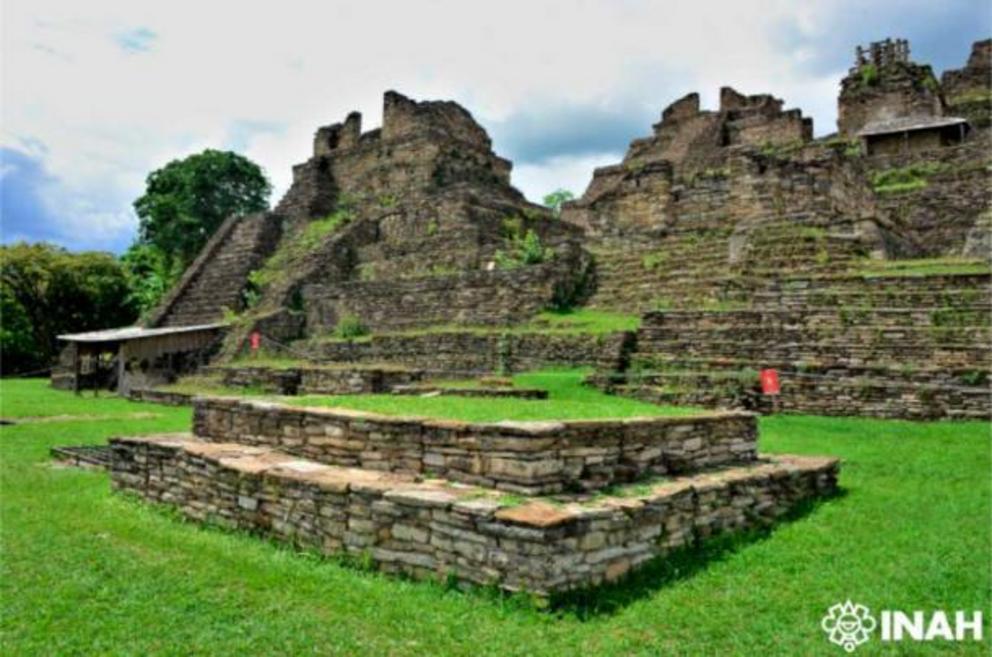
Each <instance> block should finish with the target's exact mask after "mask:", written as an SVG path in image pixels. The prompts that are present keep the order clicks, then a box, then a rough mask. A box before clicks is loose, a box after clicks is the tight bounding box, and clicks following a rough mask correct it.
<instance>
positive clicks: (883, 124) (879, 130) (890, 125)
mask: <svg viewBox="0 0 992 657" xmlns="http://www.w3.org/2000/svg"><path fill="white" fill-rule="evenodd" d="M962 123H964V124H967V123H968V121H967V119H962V118H960V117H957V116H934V117H920V116H904V117H901V118H898V119H890V120H888V121H872V122H871V123H869V124H867V125H866V126H865V127H864V128H862V129H861V130H860V131H858V136H859V137H875V136H878V135H887V134H891V133H893V132H913V131H915V130H933V129H935V128H946V127H948V126H952V125H961V124H962Z"/></svg>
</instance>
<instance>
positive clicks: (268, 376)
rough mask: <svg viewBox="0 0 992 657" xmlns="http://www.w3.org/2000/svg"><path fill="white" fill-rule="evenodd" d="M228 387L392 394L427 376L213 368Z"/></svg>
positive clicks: (381, 370) (357, 368)
mask: <svg viewBox="0 0 992 657" xmlns="http://www.w3.org/2000/svg"><path fill="white" fill-rule="evenodd" d="M207 372H208V373H215V374H218V375H220V378H221V382H222V383H223V384H224V385H225V386H231V387H235V388H258V389H261V390H263V391H265V392H271V393H275V394H280V395H296V394H301V395H311V394H314V395H353V394H378V393H388V392H390V391H392V390H393V388H395V387H397V386H408V385H410V384H412V383H415V382H417V381H420V380H421V379H422V378H423V373H422V372H421V371H419V370H412V369H407V368H403V367H397V366H395V365H393V366H383V365H379V366H370V365H364V366H363V365H353V366H326V365H325V366H319V365H315V366H301V367H286V368H282V367H258V366H256V367H252V366H245V365H225V366H222V367H215V368H210V369H209V370H208V371H207Z"/></svg>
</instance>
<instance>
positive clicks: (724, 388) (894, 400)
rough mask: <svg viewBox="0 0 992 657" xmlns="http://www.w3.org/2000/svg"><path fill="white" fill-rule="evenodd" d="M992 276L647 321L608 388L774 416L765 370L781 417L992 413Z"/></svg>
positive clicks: (827, 281) (854, 286) (791, 297)
mask: <svg viewBox="0 0 992 657" xmlns="http://www.w3.org/2000/svg"><path fill="white" fill-rule="evenodd" d="M990 299H992V289H990V277H989V275H988V274H975V275H946V276H924V277H919V276H906V277H888V278H886V277H846V278H845V277H831V278H819V279H805V280H804V279H797V280H794V281H784V282H779V283H776V284H774V285H771V286H769V288H768V289H766V290H765V291H763V292H761V293H759V294H758V295H756V296H755V298H754V302H755V305H754V306H753V307H752V308H750V309H747V310H727V311H703V310H694V311H666V312H658V313H648V314H647V315H645V317H644V319H643V321H642V327H641V329H640V330H639V332H638V335H637V339H636V346H635V347H634V349H633V350H632V353H631V354H630V358H629V363H630V366H629V368H628V369H627V370H626V371H625V372H624V373H623V374H621V375H620V376H612V375H608V374H606V375H603V376H599V377H597V378H596V379H595V382H596V383H597V384H598V385H601V386H602V387H604V388H606V389H609V390H613V391H616V392H620V393H622V394H631V395H633V396H636V397H638V398H640V399H645V400H649V401H653V402H657V403H681V404H702V405H707V406H721V407H745V408H750V409H755V410H765V411H767V410H769V409H770V408H771V402H770V401H769V400H767V399H764V398H762V397H761V396H760V395H759V394H758V392H759V391H758V370H760V369H764V368H774V369H777V370H778V371H779V372H780V377H781V380H782V384H783V392H782V395H781V398H780V400H779V406H780V408H781V409H782V410H787V411H796V412H808V413H819V414H827V415H871V416H877V417H899V418H908V419H936V418H945V417H946V418H957V419H969V418H970V419H979V418H988V417H989V416H990V413H992V405H990V403H989V402H990V401H992V397H990V393H992V388H990V381H992V327H990V316H992V305H990V303H992V302H990Z"/></svg>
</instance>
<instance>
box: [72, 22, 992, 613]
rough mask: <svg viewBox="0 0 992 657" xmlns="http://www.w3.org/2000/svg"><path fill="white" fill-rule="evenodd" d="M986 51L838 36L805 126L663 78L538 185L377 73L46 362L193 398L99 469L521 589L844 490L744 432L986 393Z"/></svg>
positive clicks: (91, 377)
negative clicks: (531, 186) (817, 109)
mask: <svg viewBox="0 0 992 657" xmlns="http://www.w3.org/2000/svg"><path fill="white" fill-rule="evenodd" d="M990 77H992V40H985V41H980V42H977V43H975V44H974V45H973V46H972V50H971V55H970V57H969V58H968V60H967V62H965V63H964V64H963V66H962V67H961V68H960V69H955V70H950V71H947V72H945V73H944V74H943V75H942V76H941V77H940V79H938V78H937V77H936V76H935V75H934V73H933V71H932V69H931V67H930V66H929V65H926V64H920V63H917V62H914V61H913V60H912V59H911V57H910V52H909V44H907V43H906V42H905V41H902V40H894V41H893V40H886V41H883V42H878V43H873V44H870V45H869V46H867V47H865V48H860V47H859V48H858V49H857V50H856V52H855V57H854V62H853V64H852V67H851V69H850V71H849V73H848V75H847V76H846V77H845V78H844V79H843V80H842V81H840V94H839V97H838V99H837V102H838V111H839V121H838V126H837V131H836V132H834V133H832V134H830V135H827V136H823V137H814V131H813V122H812V119H810V118H809V117H806V116H804V115H803V112H802V111H801V110H800V109H791V108H787V107H786V106H785V103H784V101H783V100H782V99H779V98H775V97H774V96H772V95H769V94H757V95H747V94H743V93H740V92H738V91H736V90H734V89H731V88H729V87H724V88H723V89H721V90H720V94H719V105H718V107H717V108H715V109H705V108H703V107H702V106H701V103H700V98H699V95H698V94H695V93H693V94H688V95H686V96H685V97H683V98H681V99H678V100H676V101H675V102H673V103H671V104H670V105H669V106H668V107H666V108H665V109H664V110H663V111H662V112H661V115H660V118H659V121H658V122H657V123H655V124H654V125H653V126H645V133H648V132H649V134H648V135H647V136H644V137H642V138H638V139H636V140H634V141H633V142H631V144H630V146H629V148H628V150H627V152H626V155H625V156H624V157H623V159H622V161H620V162H618V163H616V164H613V165H609V166H605V167H601V168H598V169H596V170H595V171H594V172H593V173H592V179H591V182H590V183H589V186H588V188H587V189H586V190H585V191H584V193H582V194H581V195H580V196H578V197H577V198H575V199H574V200H571V201H568V202H565V203H564V204H563V205H562V206H561V207H560V208H549V207H545V206H542V205H537V204H534V203H532V202H530V201H528V200H527V199H526V198H525V197H524V196H523V195H522V194H521V193H520V192H519V191H518V190H517V189H515V188H514V187H513V186H512V185H511V182H510V174H511V170H512V164H511V163H510V162H509V161H508V160H506V159H504V158H502V157H500V156H499V155H497V154H496V153H495V152H494V150H493V144H492V141H491V139H490V137H489V135H488V134H487V133H486V131H485V129H484V128H483V127H482V126H481V125H480V124H479V123H478V122H477V121H476V120H475V119H474V118H473V116H472V115H471V114H470V113H469V112H468V111H467V110H466V109H464V108H463V107H461V106H460V105H458V104H457V103H454V102H452V101H416V100H413V99H410V98H407V97H405V96H403V95H401V94H400V93H397V92H395V91H388V92H386V93H385V95H384V98H383V111H382V120H381V126H380V127H377V128H373V129H367V130H363V126H362V116H361V115H360V114H358V113H357V112H353V113H351V114H349V115H348V116H347V117H346V118H345V119H344V120H343V121H341V122H338V123H333V124H331V125H327V126H323V127H319V128H318V129H317V131H316V133H315V135H314V140H313V144H312V150H311V153H310V155H309V157H308V158H307V159H306V160H305V161H303V162H301V163H300V164H298V165H296V166H294V167H293V182H292V185H291V187H290V188H289V190H288V192H287V193H286V194H285V196H284V197H283V198H282V199H281V200H280V202H279V203H278V204H277V205H276V206H275V208H274V209H273V210H272V211H270V212H263V213H258V214H253V215H249V216H233V217H230V218H229V219H228V220H227V221H226V222H225V223H224V224H223V225H222V226H221V227H220V228H219V229H218V230H217V232H216V233H215V234H214V235H213V236H212V237H211V239H210V241H209V242H208V243H207V245H206V246H205V247H204V249H203V251H202V252H201V253H200V255H199V256H198V257H197V258H196V260H195V261H194V262H193V264H192V265H191V266H190V267H189V269H188V270H187V271H186V272H185V273H184V274H183V276H182V278H181V279H180V281H179V282H178V283H177V284H176V286H175V287H174V288H173V289H172V291H171V292H170V293H169V294H168V295H167V297H166V298H165V300H164V301H163V303H162V304H161V305H160V306H159V307H158V308H157V309H156V310H155V311H154V312H153V313H151V315H150V316H148V317H147V318H146V320H145V322H144V323H143V324H142V325H141V326H137V327H128V328H126V329H113V330H108V331H97V332H91V333H85V334H73V335H66V336H61V337H62V339H63V340H64V342H65V349H64V350H63V352H62V356H61V365H60V367H59V368H57V369H56V370H55V371H53V374H52V385H53V386H54V387H57V388H63V389H75V390H77V391H80V390H82V389H84V388H87V387H89V386H91V385H93V382H95V381H99V382H101V384H100V385H103V386H105V387H109V388H111V389H113V390H115V391H116V392H118V393H119V394H120V395H122V396H125V397H128V398H131V399H136V400H144V401H154V402H159V403H165V404H179V405H190V406H192V408H193V423H192V426H191V427H190V430H189V432H188V433H184V434H167V435H152V436H141V437H127V436H122V437H119V438H115V439H113V440H112V441H111V446H110V456H109V466H108V469H109V471H110V473H111V480H112V483H113V487H114V489H115V490H116V491H120V492H122V493H125V492H126V493H131V494H135V495H137V496H139V497H140V498H142V499H144V500H147V501H148V502H152V503H155V504H160V505H166V506H169V507H174V508H176V509H178V510H179V512H180V513H181V514H183V515H184V516H186V517H188V518H191V519H195V520H197V521H202V522H204V523H207V524H210V525H217V526H221V527H225V528H229V529H237V530H245V531H249V532H252V533H257V534H260V535H262V536H265V537H269V538H274V539H277V540H278V541H281V542H285V543H287V544H290V545H293V546H297V547H300V548H303V549H307V550H313V551H316V552H319V553H321V554H324V555H347V556H349V557H354V558H356V559H360V560H364V561H368V562H370V563H372V564H374V565H375V566H376V567H378V568H380V569H382V570H384V571H387V572H391V573H402V574H405V575H411V576H414V577H418V578H434V579H439V580H445V579H452V578H453V579H455V580H457V581H461V582H468V583H473V584H478V585H493V586H497V587H499V588H501V589H504V590H507V591H526V592H528V593H533V594H536V595H538V596H544V597H547V596H554V595H556V594H559V593H564V592H567V591H571V590H575V589H585V588H589V587H594V586H598V585H601V584H604V583H607V582H614V581H617V580H619V579H621V578H623V577H624V576H626V575H627V574H628V573H630V572H632V571H634V570H636V569H637V568H638V567H639V566H643V565H644V564H646V563H647V562H649V561H652V560H656V559H664V558H665V557H666V556H667V555H670V554H672V553H673V552H674V551H677V550H692V549H695V548H697V547H699V546H701V545H702V544H704V543H705V542H707V541H709V540H710V539H711V538H713V537H715V536H718V535H721V534H725V533H737V532H748V531H752V530H765V529H768V528H769V527H771V526H773V525H775V524H776V523H779V522H784V521H787V520H788V519H790V518H793V517H796V516H797V515H798V514H802V513H807V512H812V513H816V508H815V507H816V504H815V503H816V502H818V501H821V500H829V499H830V498H831V497H832V496H834V495H836V494H837V493H838V492H839V491H840V488H839V486H838V476H839V473H841V472H842V467H843V466H842V464H841V463H840V462H839V461H838V459H836V458H832V457H829V456H823V457H814V456H790V455H782V454H774V455H766V454H762V453H761V452H760V451H759V449H758V440H759V435H758V434H759V430H758V417H759V416H760V415H770V414H785V415H789V414H792V415H798V414H810V415H823V416H852V417H867V418H884V419H901V420H912V421H928V420H938V419H941V420H985V421H987V420H989V419H992V321H990V317H992V209H990V199H992V195H990V194H989V182H990V172H992V159H990V153H992V149H990V145H992V142H990V135H992V112H990V104H989V102H988V99H989V97H990V96H989V94H990V90H992V85H990ZM535 371H541V372H552V373H555V372H558V373H563V374H561V376H562V377H565V378H567V377H572V378H571V379H568V380H570V381H571V380H573V379H574V378H580V379H581V386H576V388H578V389H573V388H569V391H570V392H569V395H573V396H574V398H575V399H586V400H587V401H588V404H587V405H586V406H583V407H582V408H579V407H578V406H577V405H570V404H572V402H571V401H570V400H571V399H572V397H569V398H568V399H566V397H565V396H564V395H563V393H562V390H561V389H560V388H559V387H556V384H553V383H552V384H547V385H536V384H528V383H527V379H526V375H527V374H528V373H532V372H535ZM769 371H773V372H774V375H775V378H776V379H777V381H778V384H779V386H778V389H776V390H772V389H769V388H767V387H766V386H765V385H764V384H763V381H766V380H767V379H766V376H767V373H768V372H769ZM544 380H548V381H551V380H553V377H551V376H548V377H546V378H545V379H542V381H544ZM563 380H564V379H563ZM604 399H605V400H608V401H609V400H613V401H614V402H615V403H617V404H624V403H629V404H634V403H635V402H636V403H638V404H643V406H638V407H637V408H647V409H650V410H651V411H652V412H649V413H645V414H643V415H641V414H638V413H636V412H633V411H631V412H624V413H622V414H613V413H611V412H610V411H609V410H608V409H607V407H606V405H605V402H603V400H604ZM631 408H633V407H631ZM452 409H455V410H454V411H453V410H452ZM459 409H460V410H459ZM600 409H604V410H600ZM869 438H870V437H869V436H866V439H869ZM810 509H812V511H810Z"/></svg>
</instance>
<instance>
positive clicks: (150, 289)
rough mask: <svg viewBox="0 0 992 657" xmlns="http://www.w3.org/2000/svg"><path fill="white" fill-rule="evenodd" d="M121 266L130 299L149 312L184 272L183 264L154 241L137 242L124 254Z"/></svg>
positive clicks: (141, 310) (142, 309) (142, 310)
mask: <svg viewBox="0 0 992 657" xmlns="http://www.w3.org/2000/svg"><path fill="white" fill-rule="evenodd" d="M121 265H122V266H123V267H124V274H125V276H126V277H127V282H128V287H129V288H130V292H129V296H128V300H129V302H131V303H133V304H135V306H137V308H138V310H139V312H141V313H145V312H147V311H148V310H151V309H152V308H154V307H155V306H157V305H158V303H159V301H161V300H162V297H163V296H165V293H166V292H168V291H169V288H171V287H172V284H173V283H175V282H176V280H178V279H179V276H181V275H182V272H183V270H182V263H181V262H179V261H178V260H177V261H174V262H172V263H170V262H169V258H168V256H166V254H165V253H164V252H163V251H162V249H160V248H158V247H157V246H155V245H154V244H143V243H141V242H135V243H134V244H132V245H131V246H130V247H129V248H128V250H127V251H125V252H124V253H123V255H121Z"/></svg>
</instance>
